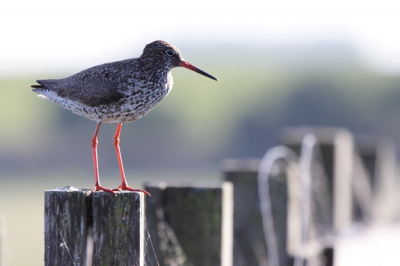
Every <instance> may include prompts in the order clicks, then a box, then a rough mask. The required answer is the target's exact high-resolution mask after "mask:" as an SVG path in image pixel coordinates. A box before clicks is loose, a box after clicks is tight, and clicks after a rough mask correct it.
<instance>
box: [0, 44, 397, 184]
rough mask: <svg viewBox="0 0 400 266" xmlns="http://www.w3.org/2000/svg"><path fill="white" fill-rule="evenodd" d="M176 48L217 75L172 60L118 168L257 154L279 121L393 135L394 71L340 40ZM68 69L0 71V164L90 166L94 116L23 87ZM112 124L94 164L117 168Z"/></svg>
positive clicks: (193, 164) (187, 164) (274, 137)
mask: <svg viewBox="0 0 400 266" xmlns="http://www.w3.org/2000/svg"><path fill="white" fill-rule="evenodd" d="M181 50H182V51H184V56H185V59H186V60H187V61H189V62H191V63H192V64H194V65H196V66H197V67H199V68H201V69H203V70H205V71H206V72H208V73H210V74H212V75H214V76H216V77H217V78H218V79H219V81H218V82H214V81H212V80H210V79H207V78H204V77H202V76H200V75H198V74H196V73H191V72H190V71H187V70H185V69H174V70H173V71H172V73H173V76H174V89H173V90H172V92H171V94H170V95H169V96H168V97H167V98H166V99H165V100H164V101H163V102H162V103H161V104H160V105H159V106H158V107H156V108H155V109H154V110H153V111H151V112H150V113H149V114H148V115H147V116H145V117H144V118H142V119H140V120H138V121H136V122H134V123H131V124H127V125H124V126H123V130H122V134H121V149H122V155H123V158H124V163H125V165H126V168H130V167H132V168H136V169H150V168H151V169H163V168H187V169H191V168H203V167H204V168H215V167H218V165H219V163H220V162H221V160H223V159H224V158H248V157H261V156H262V155H263V154H264V153H265V152H266V150H267V149H268V148H270V147H271V146H273V145H275V144H276V143H277V142H278V135H279V132H280V130H281V129H282V128H283V127H287V126H300V125H310V126H335V127H336V126H337V127H346V128H348V129H350V130H352V131H353V132H355V133H363V134H374V135H383V136H388V137H390V138H392V139H394V140H395V142H396V143H399V142H400V78H399V76H394V75H393V76H390V75H384V74H379V73H376V72H373V71H371V70H368V69H366V68H365V67H364V66H363V65H362V63H361V62H360V60H359V58H358V56H357V53H356V51H354V50H353V49H352V48H351V47H349V46H347V45H344V44H326V43H322V44H314V45H311V46H307V45H305V46H302V47H295V48H294V47H253V48H252V49H249V48H246V49H242V48H240V47H226V46H225V45H221V46H216V47H214V48H213V50H211V49H210V48H207V49H205V48H202V47H190V48H189V47H182V48H181ZM80 70H81V69H77V71H80ZM70 74H73V73H62V74H54V73H53V74H52V75H51V76H50V77H49V76H48V75H47V74H46V73H43V76H40V77H16V78H7V77H2V78H0V106H1V107H0V108H1V112H0V167H1V169H2V170H1V171H3V172H4V171H18V170H26V171H31V170H37V169H43V168H45V169H57V168H58V167H62V168H64V169H65V168H70V169H71V170H73V169H81V168H82V169H83V168H85V169H86V168H89V170H91V164H92V158H91V150H90V139H91V137H92V134H93V131H94V129H95V122H93V121H90V120H88V119H85V118H82V117H79V116H77V115H75V114H73V113H72V112H70V111H67V110H64V109H63V108H61V107H59V106H57V105H56V104H54V103H51V102H49V101H44V100H42V99H38V98H37V97H36V95H35V94H34V93H31V92H30V89H29V85H30V84H34V82H35V80H36V79H41V78H62V77H65V76H68V75H70ZM114 130H115V125H107V124H103V125H102V128H101V130H100V134H99V158H100V165H101V167H112V168H115V169H117V161H116V158H115V152H114V147H113V141H112V137H113V134H114ZM0 177H1V176H0Z"/></svg>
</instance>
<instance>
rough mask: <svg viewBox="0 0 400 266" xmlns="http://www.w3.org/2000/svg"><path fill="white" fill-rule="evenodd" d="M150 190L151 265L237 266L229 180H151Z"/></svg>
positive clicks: (148, 210) (147, 203) (148, 203)
mask: <svg viewBox="0 0 400 266" xmlns="http://www.w3.org/2000/svg"><path fill="white" fill-rule="evenodd" d="M145 189H146V190H147V191H149V192H150V193H151V194H152V197H151V198H150V197H148V198H146V205H147V208H146V217H147V226H148V230H149V233H150V237H151V241H152V246H153V248H154V251H153V250H152V247H151V246H150V245H147V247H148V248H147V253H148V256H147V259H148V260H149V262H148V265H157V261H158V263H159V265H161V266H165V265H175V266H178V265H179V266H183V265H185V266H187V265H193V266H203V265H222V266H231V265H232V249H233V240H232V235H233V233H232V231H233V230H232V215H233V205H232V203H233V195H232V193H233V189H232V184H231V183H230V182H168V183H166V182H149V183H146V184H145ZM154 253H155V255H156V257H157V259H156V258H155V256H154ZM156 260H157V261H156ZM151 263H152V264H151Z"/></svg>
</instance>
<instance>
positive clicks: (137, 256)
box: [45, 187, 144, 266]
mask: <svg viewBox="0 0 400 266" xmlns="http://www.w3.org/2000/svg"><path fill="white" fill-rule="evenodd" d="M89 192H90V190H78V189H75V188H70V187H69V188H63V189H62V190H60V189H56V190H51V191H46V192H45V265H49V266H50V265H51V266H57V265H74V266H83V265H86V266H89V265H92V266H106V265H135V266H143V265H144V264H143V262H144V244H143V243H144V234H143V233H144V208H143V207H144V206H143V194H142V193H137V192H125V191H124V192H116V195H117V196H114V195H112V194H110V193H106V192H94V193H91V194H90V193H89Z"/></svg>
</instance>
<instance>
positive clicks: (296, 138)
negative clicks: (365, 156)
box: [282, 127, 354, 231]
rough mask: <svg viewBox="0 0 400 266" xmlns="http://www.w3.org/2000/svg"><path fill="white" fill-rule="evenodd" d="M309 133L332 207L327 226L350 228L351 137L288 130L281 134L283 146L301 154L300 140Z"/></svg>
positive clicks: (323, 130)
mask: <svg viewBox="0 0 400 266" xmlns="http://www.w3.org/2000/svg"><path fill="white" fill-rule="evenodd" d="M309 133H312V134H314V135H315V136H316V138H317V141H318V145H319V148H320V151H321V157H322V163H323V166H324V170H325V173H326V175H327V177H328V184H327V186H328V187H327V188H328V191H327V192H328V195H326V196H327V197H331V199H329V202H331V204H332V206H330V209H329V210H326V211H328V212H331V214H330V216H331V217H332V220H331V221H330V224H328V226H330V227H331V228H333V229H334V230H335V231H340V230H341V229H344V228H346V227H347V226H349V225H350V224H351V222H352V218H353V193H352V178H353V160H354V140H353V136H352V134H351V133H350V132H349V131H347V130H345V129H343V128H309V127H300V128H288V129H286V130H285V131H284V132H283V134H282V143H283V144H284V145H286V146H288V147H289V148H291V149H293V150H294V151H295V152H296V153H297V154H300V149H301V143H302V140H303V138H304V136H305V135H306V134H309ZM324 226H326V225H324Z"/></svg>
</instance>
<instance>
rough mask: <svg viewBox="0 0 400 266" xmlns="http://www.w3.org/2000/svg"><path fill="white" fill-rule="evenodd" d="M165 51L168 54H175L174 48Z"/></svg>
mask: <svg viewBox="0 0 400 266" xmlns="http://www.w3.org/2000/svg"><path fill="white" fill-rule="evenodd" d="M165 53H166V54H167V55H168V56H173V55H175V54H176V53H175V51H174V50H167V51H165Z"/></svg>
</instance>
